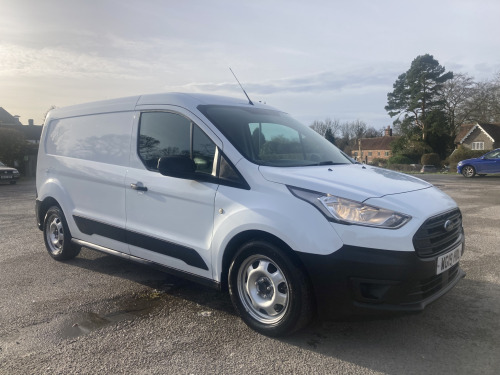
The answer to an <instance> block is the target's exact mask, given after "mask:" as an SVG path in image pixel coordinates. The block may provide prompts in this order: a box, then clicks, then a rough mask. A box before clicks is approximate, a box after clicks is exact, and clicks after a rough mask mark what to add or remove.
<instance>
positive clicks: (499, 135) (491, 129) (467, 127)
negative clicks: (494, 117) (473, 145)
mask: <svg viewBox="0 0 500 375" xmlns="http://www.w3.org/2000/svg"><path fill="white" fill-rule="evenodd" d="M476 126H479V127H481V128H482V129H483V130H484V131H485V132H486V133H487V134H488V135H489V136H490V137H491V138H493V139H494V141H495V142H498V141H500V123H493V124H487V123H475V124H464V125H462V126H461V127H460V131H459V132H458V135H457V137H456V138H455V143H462V142H463V141H464V140H465V138H466V137H467V136H468V135H469V134H470V133H471V132H472V130H473V129H474V128H475V127H476Z"/></svg>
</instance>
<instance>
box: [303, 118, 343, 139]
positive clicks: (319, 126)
mask: <svg viewBox="0 0 500 375" xmlns="http://www.w3.org/2000/svg"><path fill="white" fill-rule="evenodd" d="M341 126H342V125H341V124H340V121H339V120H336V119H333V120H332V119H331V118H329V117H328V118H326V119H325V120H324V121H319V120H315V121H314V122H313V123H312V124H311V125H310V128H311V129H312V130H314V131H315V132H316V133H318V134H320V135H321V136H322V137H325V136H326V132H327V131H328V130H329V131H330V133H331V134H332V135H333V136H334V137H337V135H338V133H339V130H340V128H341Z"/></svg>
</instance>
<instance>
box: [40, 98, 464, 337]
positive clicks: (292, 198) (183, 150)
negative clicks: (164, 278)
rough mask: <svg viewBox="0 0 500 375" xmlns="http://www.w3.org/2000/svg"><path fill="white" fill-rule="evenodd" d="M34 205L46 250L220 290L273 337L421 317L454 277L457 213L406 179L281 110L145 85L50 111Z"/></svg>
mask: <svg viewBox="0 0 500 375" xmlns="http://www.w3.org/2000/svg"><path fill="white" fill-rule="evenodd" d="M36 187H37V200H36V211H37V220H38V227H39V228H40V229H41V230H42V231H43V233H44V239H45V245H46V247H47V250H48V252H49V254H50V255H51V256H52V257H53V258H54V259H56V260H65V259H70V258H73V257H75V256H76V255H78V253H79V251H80V248H81V247H82V246H83V247H86V248H90V249H95V250H98V251H102V252H104V253H107V254H113V255H117V256H120V257H123V258H126V259H130V260H133V261H138V262H141V263H147V264H150V265H153V266H158V267H161V268H162V269H164V270H166V271H168V272H171V273H173V274H175V275H181V276H184V277H186V278H188V279H191V280H195V281H198V282H200V283H202V284H205V285H209V286H212V287H215V288H219V289H222V290H224V289H228V290H229V293H230V295H231V299H232V301H233V304H234V307H235V309H236V310H237V312H238V313H239V314H240V315H241V317H242V318H243V320H244V321H245V322H246V323H247V324H248V325H249V326H250V327H251V328H253V329H255V330H257V331H259V332H261V333H264V334H267V335H271V336H278V335H282V334H285V333H289V332H292V331H294V330H296V329H299V328H300V327H303V326H304V325H305V324H307V322H309V321H310V320H311V318H312V317H313V316H314V315H315V314H319V316H320V317H328V316H332V315H339V314H346V313H360V312H366V311H374V310H378V311H381V310H387V311H419V310H422V309H423V308H424V307H425V306H426V305H427V304H429V303H430V302H432V301H434V300H436V299H437V298H439V297H440V296H442V295H443V294H445V293H446V292H448V291H449V290H450V289H451V288H453V286H454V285H455V284H456V283H457V282H458V281H459V280H460V279H461V278H462V277H464V275H465V274H464V272H463V271H462V270H461V269H460V268H459V259H460V257H461V256H462V254H463V251H464V234H463V228H462V216H461V213H460V210H459V209H458V207H457V205H456V203H455V202H454V201H453V200H452V199H451V198H450V197H449V196H447V195H446V194H444V193H443V192H441V191H440V190H438V189H437V188H435V187H434V186H432V185H431V184H429V183H427V182H424V181H422V180H420V179H418V178H414V177H411V176H408V175H405V174H400V173H396V172H392V171H389V170H386V169H380V168H375V167H371V166H367V165H361V164H356V163H353V161H352V160H351V159H349V158H348V157H347V156H346V155H345V154H343V153H342V152H341V151H339V150H338V149H337V148H336V147H335V146H333V145H332V144H331V143H329V142H328V141H326V140H325V139H324V138H322V137H321V136H320V135H318V134H317V133H316V132H314V131H313V130H311V129H310V128H308V127H306V126H304V125H301V124H300V123H298V122H297V121H296V120H294V119H293V118H291V117H290V116H289V115H288V114H286V113H284V112H282V111H279V110H276V109H274V108H271V107H269V106H266V105H262V104H257V103H256V104H253V103H251V102H246V101H242V100H238V99H232V98H225V97H218V96H212V95H190V94H178V93H177V94H157V95H144V96H137V97H131V98H124V99H117V100H110V101H102V102H96V103H90V104H83V105H78V106H73V107H67V108H61V109H56V110H53V111H51V112H50V113H49V114H48V116H47V119H46V122H45V126H44V128H43V132H42V139H41V143H40V149H39V154H38V166H37V178H36Z"/></svg>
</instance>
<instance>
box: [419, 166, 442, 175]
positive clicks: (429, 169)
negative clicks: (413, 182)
mask: <svg viewBox="0 0 500 375" xmlns="http://www.w3.org/2000/svg"><path fill="white" fill-rule="evenodd" d="M437 171H438V169H437V168H436V166H435V165H423V166H422V169H421V170H420V173H436V172H437Z"/></svg>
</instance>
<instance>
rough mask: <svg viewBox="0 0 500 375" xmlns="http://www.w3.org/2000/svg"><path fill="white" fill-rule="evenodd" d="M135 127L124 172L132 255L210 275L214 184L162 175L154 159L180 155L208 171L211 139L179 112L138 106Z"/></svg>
mask: <svg viewBox="0 0 500 375" xmlns="http://www.w3.org/2000/svg"><path fill="white" fill-rule="evenodd" d="M136 129H137V132H136V134H137V138H136V144H137V149H136V151H134V152H132V154H133V155H132V158H135V160H131V168H130V169H129V171H128V173H127V177H126V212H127V236H128V243H129V246H130V253H131V255H133V256H136V257H139V258H143V259H147V260H150V261H153V262H155V263H159V264H162V265H165V266H168V267H171V268H175V269H177V270H180V271H184V272H188V273H191V274H195V275H198V276H203V277H207V278H211V277H212V275H211V270H212V267H211V263H210V259H211V255H210V246H211V241H212V229H213V219H214V200H215V194H216V192H217V188H218V185H217V184H215V183H210V182H198V181H193V180H188V179H181V178H174V177H167V176H163V175H161V174H160V173H159V172H158V168H157V164H158V159H159V158H160V157H162V156H168V155H184V156H186V157H189V158H192V159H193V160H194V162H195V164H196V166H197V169H196V173H201V174H209V175H212V174H213V173H215V171H214V167H213V166H214V159H215V151H216V145H215V143H214V142H213V141H212V140H211V139H210V137H208V136H207V135H206V133H205V132H204V131H203V130H202V129H201V128H200V127H199V126H198V125H197V124H195V123H194V122H193V121H191V120H190V119H189V118H188V117H187V116H186V115H185V114H182V113H177V112H169V111H162V112H160V111H154V112H153V111H151V112H147V111H145V112H142V113H141V115H140V120H139V122H138V124H137V126H136ZM134 166H135V167H134Z"/></svg>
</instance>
